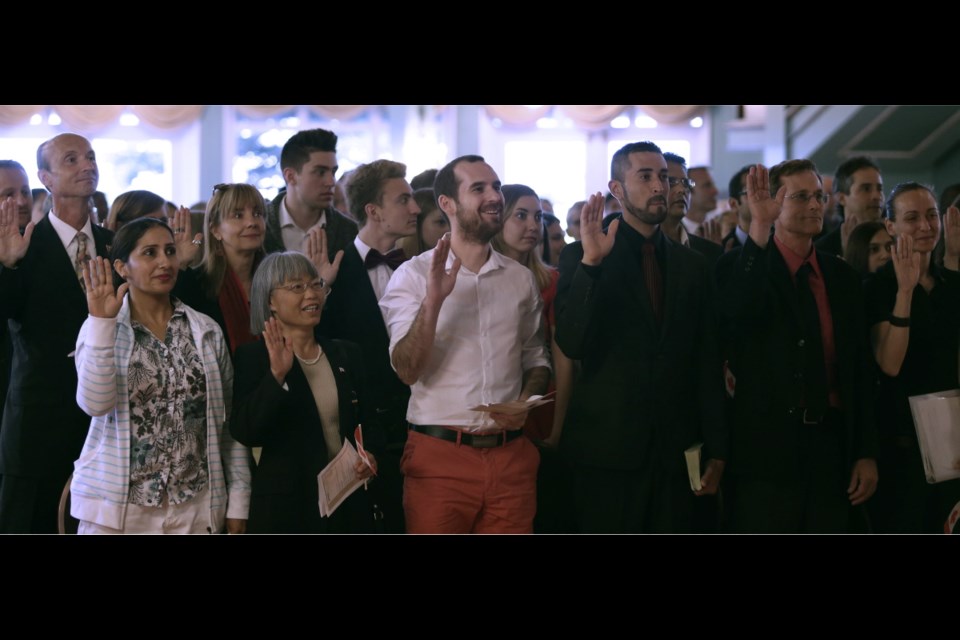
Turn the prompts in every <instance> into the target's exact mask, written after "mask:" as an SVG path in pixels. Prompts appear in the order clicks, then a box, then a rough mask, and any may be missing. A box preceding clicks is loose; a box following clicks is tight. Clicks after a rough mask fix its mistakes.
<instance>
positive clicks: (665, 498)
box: [573, 466, 696, 533]
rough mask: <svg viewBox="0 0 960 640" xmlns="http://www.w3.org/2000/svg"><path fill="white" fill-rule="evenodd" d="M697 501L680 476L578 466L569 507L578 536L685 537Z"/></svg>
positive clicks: (691, 528) (647, 471)
mask: <svg viewBox="0 0 960 640" xmlns="http://www.w3.org/2000/svg"><path fill="white" fill-rule="evenodd" d="M694 500H696V496H694V495H693V491H691V489H690V480H689V478H687V475H686V474H685V473H666V472H663V471H661V470H659V469H642V470H633V471H622V470H615V469H597V468H593V467H585V466H577V467H576V468H575V470H574V475H573V505H574V510H575V513H576V520H577V527H578V529H579V531H580V533H690V532H692V530H693V508H694Z"/></svg>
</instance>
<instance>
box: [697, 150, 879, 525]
mask: <svg viewBox="0 0 960 640" xmlns="http://www.w3.org/2000/svg"><path fill="white" fill-rule="evenodd" d="M746 183H747V189H746V190H747V193H748V195H747V198H748V199H749V203H750V210H751V213H752V220H751V223H750V237H749V238H748V239H747V241H746V244H745V245H744V246H743V247H741V248H739V249H734V250H732V251H730V252H727V253H725V254H724V255H723V257H722V258H720V260H719V262H718V263H717V272H716V275H717V283H718V289H719V293H720V298H719V299H720V305H721V317H722V320H723V322H724V324H725V330H724V331H723V335H724V336H727V337H728V340H729V342H728V344H727V345H726V349H725V353H726V355H727V356H728V357H729V373H728V375H727V385H726V386H727V393H728V396H731V397H732V400H733V410H732V415H733V417H732V420H731V423H730V434H731V439H730V459H729V465H728V468H727V473H726V476H725V480H724V482H725V485H724V487H725V488H724V496H725V506H726V508H727V517H728V521H729V523H730V527H731V528H732V530H733V531H736V532H742V533H845V532H846V531H847V530H848V526H849V518H850V512H851V506H855V505H860V504H863V503H864V502H866V501H867V500H868V499H869V498H870V496H871V495H873V493H874V491H875V490H876V486H877V465H876V460H875V458H876V452H877V433H876V426H875V424H874V421H873V391H874V378H873V376H872V370H871V362H870V357H871V356H870V347H869V344H868V341H867V332H866V330H865V327H866V324H865V322H864V305H863V296H862V292H861V282H860V276H859V274H857V272H856V271H855V270H854V269H853V268H852V267H850V266H849V265H848V264H846V263H845V262H843V261H842V260H840V259H839V258H837V257H835V256H832V255H829V254H827V253H824V252H821V251H819V250H816V251H815V250H814V246H813V238H814V237H815V236H816V235H817V234H818V233H819V232H820V229H821V227H822V226H823V205H824V203H825V202H826V201H827V196H826V194H824V192H823V187H822V183H821V180H820V175H819V174H818V173H817V169H816V167H815V166H814V164H813V163H812V162H810V161H809V160H790V161H787V162H783V163H780V164H778V165H777V166H775V167H773V169H771V170H770V171H769V173H768V172H767V170H766V169H765V168H764V167H762V166H759V165H758V166H756V167H754V168H751V169H750V172H749V174H748V175H747V180H746ZM771 225H773V226H774V227H775V230H774V233H773V234H771V233H770V227H771Z"/></svg>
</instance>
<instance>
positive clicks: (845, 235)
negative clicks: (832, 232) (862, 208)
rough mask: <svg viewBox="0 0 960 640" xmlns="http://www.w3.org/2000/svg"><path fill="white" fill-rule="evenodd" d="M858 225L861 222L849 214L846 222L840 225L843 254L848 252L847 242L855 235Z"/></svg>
mask: <svg viewBox="0 0 960 640" xmlns="http://www.w3.org/2000/svg"><path fill="white" fill-rule="evenodd" d="M858 224H860V221H859V220H857V216H855V215H854V214H852V213H848V214H847V217H846V218H845V219H844V221H843V222H842V223H840V247H841V249H842V250H843V253H846V252H847V241H848V240H850V234H851V233H853V230H854V229H856V228H857V225H858Z"/></svg>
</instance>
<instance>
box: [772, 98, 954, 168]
mask: <svg viewBox="0 0 960 640" xmlns="http://www.w3.org/2000/svg"><path fill="white" fill-rule="evenodd" d="M787 137H788V140H789V142H788V145H789V146H790V151H789V155H790V157H795V158H810V159H811V160H813V161H814V162H815V163H816V165H817V167H819V168H820V169H821V170H823V171H826V172H832V171H833V170H835V169H836V167H837V165H839V164H840V163H841V162H843V161H844V160H845V159H847V158H849V157H851V156H860V155H864V156H869V157H871V158H874V159H875V160H877V161H878V162H879V163H880V166H882V167H883V169H884V171H885V172H886V171H891V172H897V173H910V172H919V171H926V170H928V169H930V168H932V167H935V166H936V165H937V164H938V163H940V162H941V161H942V160H943V159H944V158H945V157H946V156H949V155H952V154H953V153H955V152H957V151H958V150H960V105H795V106H791V107H789V108H788V110H787Z"/></svg>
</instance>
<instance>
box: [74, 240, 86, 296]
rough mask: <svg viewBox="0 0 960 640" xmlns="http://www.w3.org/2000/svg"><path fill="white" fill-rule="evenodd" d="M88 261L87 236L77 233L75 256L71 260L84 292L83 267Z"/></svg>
mask: <svg viewBox="0 0 960 640" xmlns="http://www.w3.org/2000/svg"><path fill="white" fill-rule="evenodd" d="M88 259H89V256H87V234H85V233H84V232H83V231H80V232H79V233H77V255H75V256H74V258H73V269H74V270H75V271H76V272H77V279H78V280H79V281H80V286H81V287H82V288H83V290H84V291H86V290H87V288H86V286H85V285H84V284H83V265H84V263H85V262H86V261H87V260H88Z"/></svg>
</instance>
